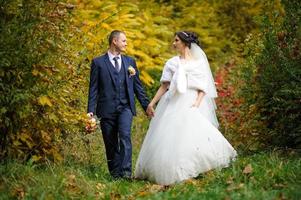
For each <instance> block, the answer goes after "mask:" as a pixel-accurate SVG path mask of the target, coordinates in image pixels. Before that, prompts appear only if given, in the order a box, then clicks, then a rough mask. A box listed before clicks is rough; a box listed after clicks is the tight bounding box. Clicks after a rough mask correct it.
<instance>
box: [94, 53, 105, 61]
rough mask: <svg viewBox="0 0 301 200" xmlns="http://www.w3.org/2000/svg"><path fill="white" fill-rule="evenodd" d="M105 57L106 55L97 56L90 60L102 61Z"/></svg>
mask: <svg viewBox="0 0 301 200" xmlns="http://www.w3.org/2000/svg"><path fill="white" fill-rule="evenodd" d="M106 56H107V53H104V54H102V55H100V56H97V57H95V58H93V59H92V60H93V61H103V60H104V59H105V58H106Z"/></svg>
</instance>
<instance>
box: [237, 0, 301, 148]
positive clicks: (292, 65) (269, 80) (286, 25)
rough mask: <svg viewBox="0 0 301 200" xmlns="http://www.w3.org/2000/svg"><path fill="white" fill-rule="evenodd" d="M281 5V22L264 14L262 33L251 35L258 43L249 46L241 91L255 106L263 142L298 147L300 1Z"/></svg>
mask: <svg viewBox="0 0 301 200" xmlns="http://www.w3.org/2000/svg"><path fill="white" fill-rule="evenodd" d="M282 4H283V6H284V9H285V16H284V19H283V21H281V20H279V16H278V15H277V14H278V13H275V17H274V18H272V19H271V18H268V17H267V16H266V17H265V18H264V20H263V23H262V25H263V26H262V33H261V34H260V35H259V36H257V37H254V38H253V40H257V41H256V42H254V43H256V45H258V46H257V47H255V48H251V49H248V51H249V55H248V56H249V61H248V62H249V63H248V64H247V66H244V70H243V71H242V72H243V77H244V79H245V81H246V84H245V86H244V87H243V88H242V90H241V91H242V95H243V96H245V97H246V100H247V101H246V105H248V106H250V105H253V106H255V107H256V109H257V110H258V112H259V115H260V120H261V122H263V123H264V124H265V128H267V129H266V130H264V132H262V131H263V130H258V132H261V134H260V135H259V136H258V137H261V138H263V140H264V143H265V144H267V145H271V146H280V147H293V148H300V147H301V124H300V121H301V112H300V110H301V104H300V97H301V84H300V82H301V68H300V63H301V53H300V45H301V10H300V9H299V8H300V7H301V2H300V1H297V0H295V1H286V0H284V1H282ZM260 38H262V39H261V40H260ZM258 40H259V41H258ZM253 47H254V44H253ZM250 120H255V117H254V118H251V119H250ZM257 120H258V116H257Z"/></svg>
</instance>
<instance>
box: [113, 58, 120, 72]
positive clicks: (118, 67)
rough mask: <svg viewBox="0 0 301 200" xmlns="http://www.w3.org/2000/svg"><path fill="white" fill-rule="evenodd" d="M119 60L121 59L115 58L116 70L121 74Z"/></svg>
mask: <svg viewBox="0 0 301 200" xmlns="http://www.w3.org/2000/svg"><path fill="white" fill-rule="evenodd" d="M118 59H119V57H117V56H116V57H114V58H113V60H114V62H115V66H114V67H115V69H116V70H117V71H118V72H119V71H120V65H119V63H118Z"/></svg>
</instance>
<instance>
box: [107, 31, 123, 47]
mask: <svg viewBox="0 0 301 200" xmlns="http://www.w3.org/2000/svg"><path fill="white" fill-rule="evenodd" d="M120 33H123V34H125V32H124V31H120V30H114V31H112V32H111V33H110V35H109V45H111V44H112V42H113V39H114V38H117V37H119V35H120Z"/></svg>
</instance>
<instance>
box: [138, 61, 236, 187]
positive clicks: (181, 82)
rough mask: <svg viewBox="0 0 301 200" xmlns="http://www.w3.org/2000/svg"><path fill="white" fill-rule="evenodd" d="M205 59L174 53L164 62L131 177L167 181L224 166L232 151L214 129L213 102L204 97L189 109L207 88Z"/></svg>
mask: <svg viewBox="0 0 301 200" xmlns="http://www.w3.org/2000/svg"><path fill="white" fill-rule="evenodd" d="M202 62H204V60H203V61H202V60H201V61H189V62H186V63H181V60H180V58H179V57H178V56H175V57H173V58H171V59H170V60H169V61H168V62H167V63H166V65H165V67H164V70H163V73H162V78H161V81H162V82H165V81H168V82H170V88H169V90H168V91H167V92H166V93H165V94H164V95H163V96H162V97H161V99H160V101H159V103H158V105H157V108H156V112H155V116H154V117H153V118H152V120H151V122H150V125H149V129H148V131H147V134H146V137H145V139H144V142H143V144H142V147H141V151H140V154H139V156H138V160H137V163H136V169H135V177H136V178H139V179H147V180H150V181H152V182H155V183H158V184H162V185H169V184H173V183H176V182H180V181H183V180H186V179H189V178H192V177H196V176H198V175H199V174H200V173H202V172H206V171H208V170H210V169H214V168H221V167H226V166H228V165H229V163H230V162H231V160H233V159H234V158H235V156H236V151H235V150H234V149H233V147H232V146H231V145H230V144H229V142H228V141H227V140H226V139H225V138H224V136H223V135H222V134H221V133H220V132H219V131H218V129H217V128H216V127H217V126H218V124H217V120H216V117H215V111H214V110H215V109H214V108H212V107H213V106H215V104H214V101H212V98H210V97H208V95H205V97H204V98H203V100H202V103H201V105H200V107H199V108H196V107H191V106H192V104H193V103H194V101H195V100H196V98H197V89H201V90H203V91H205V92H206V91H207V90H208V77H206V73H205V72H204V67H202V66H203V65H204V63H202Z"/></svg>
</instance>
